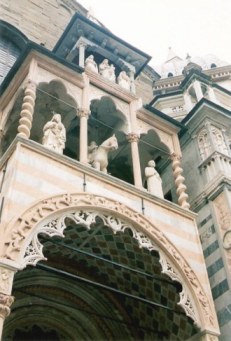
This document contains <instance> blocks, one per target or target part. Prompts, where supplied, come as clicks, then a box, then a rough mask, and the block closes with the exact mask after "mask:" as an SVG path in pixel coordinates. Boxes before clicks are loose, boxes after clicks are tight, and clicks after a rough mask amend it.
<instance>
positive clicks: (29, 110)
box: [18, 79, 36, 139]
mask: <svg viewBox="0 0 231 341" xmlns="http://www.w3.org/2000/svg"><path fill="white" fill-rule="evenodd" d="M35 98H36V84H35V82H33V81H31V80H30V79H29V80H28V82H27V85H26V88H25V92H24V98H23V104H22V110H21V112H20V116H21V118H20V120H19V126H18V136H21V137H24V138H27V139H28V138H29V137H30V131H31V127H32V120H33V114H34V106H35Z"/></svg>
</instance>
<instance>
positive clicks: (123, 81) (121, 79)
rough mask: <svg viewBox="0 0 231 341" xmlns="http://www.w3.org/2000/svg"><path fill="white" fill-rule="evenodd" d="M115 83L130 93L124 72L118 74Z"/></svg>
mask: <svg viewBox="0 0 231 341" xmlns="http://www.w3.org/2000/svg"><path fill="white" fill-rule="evenodd" d="M117 82H118V84H119V85H120V86H122V88H124V89H126V90H128V91H130V86H131V81H130V78H129V77H128V75H127V74H126V72H125V71H121V72H120V74H119V76H118V78H117Z"/></svg>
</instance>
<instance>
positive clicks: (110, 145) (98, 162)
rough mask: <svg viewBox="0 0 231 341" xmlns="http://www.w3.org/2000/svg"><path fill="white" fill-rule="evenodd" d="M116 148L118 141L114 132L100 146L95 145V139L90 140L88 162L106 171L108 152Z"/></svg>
mask: <svg viewBox="0 0 231 341" xmlns="http://www.w3.org/2000/svg"><path fill="white" fill-rule="evenodd" d="M116 149H118V142H117V138H116V136H115V134H113V135H112V136H111V137H110V138H109V139H107V140H105V141H104V142H103V143H102V144H101V145H100V146H97V144H96V143H95V141H92V142H91V144H90V146H89V147H88V162H89V163H90V164H91V165H92V167H93V168H95V169H97V170H99V171H102V172H103V173H107V166H108V153H109V152H110V151H112V150H116Z"/></svg>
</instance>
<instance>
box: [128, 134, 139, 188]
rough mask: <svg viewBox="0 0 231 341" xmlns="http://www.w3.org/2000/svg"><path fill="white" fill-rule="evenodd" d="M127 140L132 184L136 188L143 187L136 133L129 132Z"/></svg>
mask: <svg viewBox="0 0 231 341" xmlns="http://www.w3.org/2000/svg"><path fill="white" fill-rule="evenodd" d="M127 140H128V142H130V144H131V153H132V165H133V177H134V185H135V186H136V187H138V188H143V185H142V176H141V169H140V156H139V149H138V141H139V136H138V134H136V133H129V134H128V135H127Z"/></svg>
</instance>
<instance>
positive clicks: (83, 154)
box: [77, 109, 89, 164]
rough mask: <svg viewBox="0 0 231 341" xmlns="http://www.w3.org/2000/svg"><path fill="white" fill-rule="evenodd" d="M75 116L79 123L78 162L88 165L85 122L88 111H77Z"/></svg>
mask: <svg viewBox="0 0 231 341" xmlns="http://www.w3.org/2000/svg"><path fill="white" fill-rule="evenodd" d="M77 116H78V117H79V121H80V132H79V161H80V162H82V163H85V164H87V163H88V157H87V147H88V136H87V121H88V117H89V110H87V109H79V110H78V111H77Z"/></svg>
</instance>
